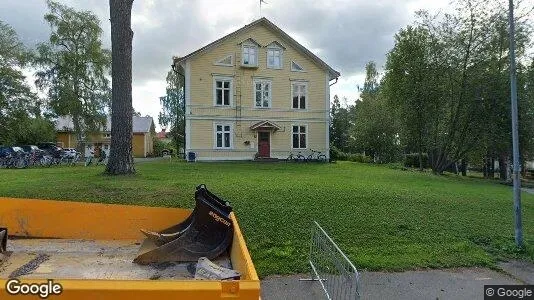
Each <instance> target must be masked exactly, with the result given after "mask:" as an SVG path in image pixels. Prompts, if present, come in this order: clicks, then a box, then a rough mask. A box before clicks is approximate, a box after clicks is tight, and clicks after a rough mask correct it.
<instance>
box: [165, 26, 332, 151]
mask: <svg viewBox="0 0 534 300" xmlns="http://www.w3.org/2000/svg"><path fill="white" fill-rule="evenodd" d="M173 68H174V70H175V71H176V72H178V73H180V74H182V75H183V76H184V77H185V123H186V126H185V131H186V132H185V136H186V143H185V148H186V149H185V151H186V153H189V152H192V153H194V156H195V157H196V159H197V160H251V159H254V158H278V159H284V158H286V157H288V156H289V154H290V153H293V154H298V153H299V152H300V153H301V154H303V155H306V156H307V155H308V154H310V153H311V151H312V150H315V151H320V152H321V153H323V154H326V155H327V156H328V153H329V127H330V126H329V124H330V85H332V84H333V83H335V82H337V79H338V77H339V76H340V74H339V72H337V71H336V70H334V69H333V68H332V67H330V66H329V65H327V64H326V63H325V62H323V61H322V60H321V59H320V58H319V57H317V56H316V55H315V54H313V53H312V52H311V51H310V50H308V49H306V48H305V47H303V46H302V45H301V44H299V43H298V42H297V41H295V40H294V39H293V38H291V37H290V36H289V35H288V34H286V33H285V32H284V31H282V30H281V29H280V28H278V27H277V26H276V25H274V24H273V23H272V22H270V21H269V20H267V19H266V18H261V19H259V20H256V21H254V22H252V23H250V24H248V25H246V26H244V27H242V28H240V29H238V30H237V31H235V32H232V33H230V34H228V35H226V36H224V37H222V38H220V39H218V40H216V41H214V42H213V43H210V44H208V45H206V46H205V47H202V48H200V49H199V50H197V51H195V52H193V53H190V54H188V55H186V56H183V57H175V58H174V61H173ZM334 80H335V81H334ZM332 81H334V82H332ZM188 156H189V155H188Z"/></svg>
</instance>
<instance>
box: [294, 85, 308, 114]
mask: <svg viewBox="0 0 534 300" xmlns="http://www.w3.org/2000/svg"><path fill="white" fill-rule="evenodd" d="M306 89H307V84H306V83H305V82H294V83H292V84H291V95H292V98H291V100H292V108H294V109H306Z"/></svg>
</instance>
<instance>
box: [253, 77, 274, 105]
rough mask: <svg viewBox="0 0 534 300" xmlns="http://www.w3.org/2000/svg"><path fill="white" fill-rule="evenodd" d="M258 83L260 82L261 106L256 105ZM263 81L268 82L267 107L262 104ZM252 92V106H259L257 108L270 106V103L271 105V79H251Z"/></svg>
mask: <svg viewBox="0 0 534 300" xmlns="http://www.w3.org/2000/svg"><path fill="white" fill-rule="evenodd" d="M258 83H260V84H261V91H262V92H261V94H262V99H261V100H262V101H261V103H262V105H261V106H257V105H256V84H258ZM265 83H268V84H269V105H268V106H267V107H265V106H263V93H264V84H265ZM252 84H253V85H252V93H253V97H252V99H253V101H254V102H253V103H252V106H253V107H254V108H259V109H266V108H271V107H272V105H273V81H272V80H270V79H254V80H253V81H252Z"/></svg>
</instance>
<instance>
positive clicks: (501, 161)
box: [499, 154, 508, 181]
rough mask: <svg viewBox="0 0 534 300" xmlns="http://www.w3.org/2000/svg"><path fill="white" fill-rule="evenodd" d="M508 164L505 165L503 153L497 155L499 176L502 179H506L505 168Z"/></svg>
mask: <svg viewBox="0 0 534 300" xmlns="http://www.w3.org/2000/svg"><path fill="white" fill-rule="evenodd" d="M507 168H508V166H507V165H506V157H504V155H503V154H501V155H499V178H500V179H501V180H503V181H506V179H507V178H506V174H507V172H506V169H507Z"/></svg>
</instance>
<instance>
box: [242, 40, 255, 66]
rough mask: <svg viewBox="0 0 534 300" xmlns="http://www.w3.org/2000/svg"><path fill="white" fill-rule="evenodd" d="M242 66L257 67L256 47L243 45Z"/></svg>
mask: <svg viewBox="0 0 534 300" xmlns="http://www.w3.org/2000/svg"><path fill="white" fill-rule="evenodd" d="M242 65H243V66H250V67H256V66H258V47H256V45H251V44H244V45H243V61H242Z"/></svg>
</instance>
